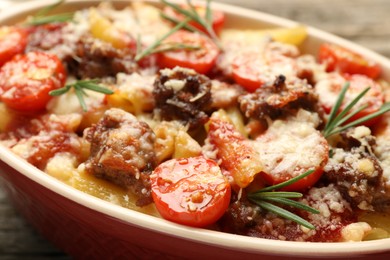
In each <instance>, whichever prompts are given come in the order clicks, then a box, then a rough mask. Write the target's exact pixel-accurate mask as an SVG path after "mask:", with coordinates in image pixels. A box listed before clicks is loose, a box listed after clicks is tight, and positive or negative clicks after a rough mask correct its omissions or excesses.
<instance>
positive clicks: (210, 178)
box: [150, 156, 231, 227]
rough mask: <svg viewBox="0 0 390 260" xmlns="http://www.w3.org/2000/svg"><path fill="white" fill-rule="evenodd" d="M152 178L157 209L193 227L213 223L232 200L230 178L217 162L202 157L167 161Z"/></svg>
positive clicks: (163, 215) (166, 215)
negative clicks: (224, 173)
mask: <svg viewBox="0 0 390 260" xmlns="http://www.w3.org/2000/svg"><path fill="white" fill-rule="evenodd" d="M150 180H151V186H152V196H153V200H154V202H155V204H156V207H157V210H158V211H159V212H160V214H161V216H162V217H164V218H165V219H168V220H170V221H173V222H176V223H180V224H184V225H188V226H194V227H204V226H207V225H210V224H213V223H215V222H216V221H217V220H218V219H219V218H220V217H221V216H222V215H223V214H224V213H225V211H226V209H227V208H228V206H229V203H230V194H231V189H230V185H229V183H228V181H227V180H226V179H225V177H224V176H223V175H222V173H221V170H220V168H219V167H218V164H217V163H216V162H215V161H212V160H209V159H206V158H205V157H203V156H198V157H191V158H186V159H172V160H169V161H166V162H164V163H162V164H160V165H159V166H158V167H157V168H156V169H155V170H154V172H153V173H152V174H151V176H150Z"/></svg>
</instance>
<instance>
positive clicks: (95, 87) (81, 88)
mask: <svg viewBox="0 0 390 260" xmlns="http://www.w3.org/2000/svg"><path fill="white" fill-rule="evenodd" d="M98 82H99V80H97V79H92V80H79V81H76V82H73V83H70V84H67V85H65V86H64V87H62V88H59V89H55V90H52V91H50V92H49V95H50V96H60V95H63V94H65V93H66V92H68V91H69V90H70V89H71V88H73V89H74V92H75V94H76V96H77V99H78V100H79V102H80V105H81V107H82V109H83V110H84V111H87V104H86V103H85V100H84V96H88V94H87V92H85V90H86V89H88V90H92V91H95V92H99V93H102V94H106V95H111V94H114V92H113V91H112V90H110V89H108V88H106V87H104V86H101V85H99V84H98Z"/></svg>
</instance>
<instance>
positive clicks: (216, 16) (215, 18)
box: [164, 5, 225, 34]
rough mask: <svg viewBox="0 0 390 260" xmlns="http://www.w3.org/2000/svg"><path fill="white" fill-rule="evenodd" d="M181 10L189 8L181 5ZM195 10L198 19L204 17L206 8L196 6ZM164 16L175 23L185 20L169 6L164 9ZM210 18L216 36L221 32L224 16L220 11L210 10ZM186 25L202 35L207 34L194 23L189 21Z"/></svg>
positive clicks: (201, 27) (199, 25) (200, 26)
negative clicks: (202, 33)
mask: <svg viewBox="0 0 390 260" xmlns="http://www.w3.org/2000/svg"><path fill="white" fill-rule="evenodd" d="M181 8H184V9H186V10H189V7H188V6H186V5H181ZM195 9H196V11H197V13H198V15H199V16H200V17H205V16H206V8H205V7H204V6H200V5H197V6H196V7H195ZM164 14H166V15H167V16H169V17H171V18H173V19H175V20H177V21H180V22H181V21H183V20H184V19H185V16H184V15H182V14H180V13H178V12H177V11H175V10H174V9H173V8H172V7H169V6H167V7H166V8H164ZM211 17H212V27H213V30H214V32H215V33H216V34H219V32H220V31H221V30H222V28H223V26H224V24H225V14H224V13H223V12H222V11H218V10H212V12H211ZM188 24H190V25H192V26H194V27H195V28H197V29H198V30H200V31H202V32H204V33H207V30H206V29H205V28H204V27H203V26H202V25H201V24H199V23H197V22H196V21H193V20H191V21H190V22H189V23H188Z"/></svg>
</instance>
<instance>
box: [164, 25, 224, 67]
mask: <svg viewBox="0 0 390 260" xmlns="http://www.w3.org/2000/svg"><path fill="white" fill-rule="evenodd" d="M164 43H172V44H178V43H180V44H186V45H190V46H199V47H200V49H198V50H176V51H167V52H163V53H160V54H159V55H158V61H157V62H158V65H159V66H160V68H170V69H173V68H174V67H176V66H179V67H184V68H189V69H193V70H195V71H196V72H198V73H201V74H207V73H208V72H209V71H210V70H211V69H212V68H213V66H214V64H215V62H216V60H217V57H218V55H219V49H218V47H217V46H216V45H215V43H214V42H213V41H212V40H210V39H209V38H207V37H206V36H204V35H201V34H198V33H192V32H188V31H184V30H181V31H178V32H176V33H174V34H172V35H171V36H169V37H168V38H167V39H166V40H165V41H164Z"/></svg>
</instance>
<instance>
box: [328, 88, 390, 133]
mask: <svg viewBox="0 0 390 260" xmlns="http://www.w3.org/2000/svg"><path fill="white" fill-rule="evenodd" d="M349 85H350V83H349V82H346V83H345V84H344V86H343V88H342V89H341V91H340V94H339V96H338V98H337V100H336V103H335V105H334V107H333V108H332V111H331V112H330V114H329V119H328V122H327V123H326V125H325V128H324V130H323V134H324V136H325V138H327V137H329V136H331V135H334V134H337V133H340V132H342V131H344V130H346V129H348V128H351V127H354V126H357V125H360V124H362V123H364V122H366V121H368V120H371V119H373V118H375V117H378V116H380V115H382V114H384V113H386V112H388V111H390V103H389V102H387V103H385V104H383V105H382V106H381V108H380V109H379V110H378V111H376V112H374V113H372V114H369V115H366V116H364V117H361V118H359V119H356V120H354V121H352V122H350V123H348V124H346V125H344V124H345V123H346V122H347V121H348V120H349V119H351V118H352V117H353V116H355V115H356V114H357V113H359V112H360V111H362V110H363V109H365V108H366V107H367V106H368V105H367V104H364V105H362V106H360V107H358V108H354V107H355V105H356V104H357V103H358V102H359V101H360V100H361V99H362V98H363V97H364V95H366V94H367V92H368V91H369V90H370V88H369V87H368V88H366V89H365V90H363V91H362V92H361V93H359V95H357V96H356V97H355V98H354V99H353V100H352V101H351V102H350V103H348V105H347V106H346V107H345V108H344V109H343V110H342V111H341V112H339V110H340V107H341V105H342V104H343V102H344V98H345V94H346V92H347V90H348V88H349Z"/></svg>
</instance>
